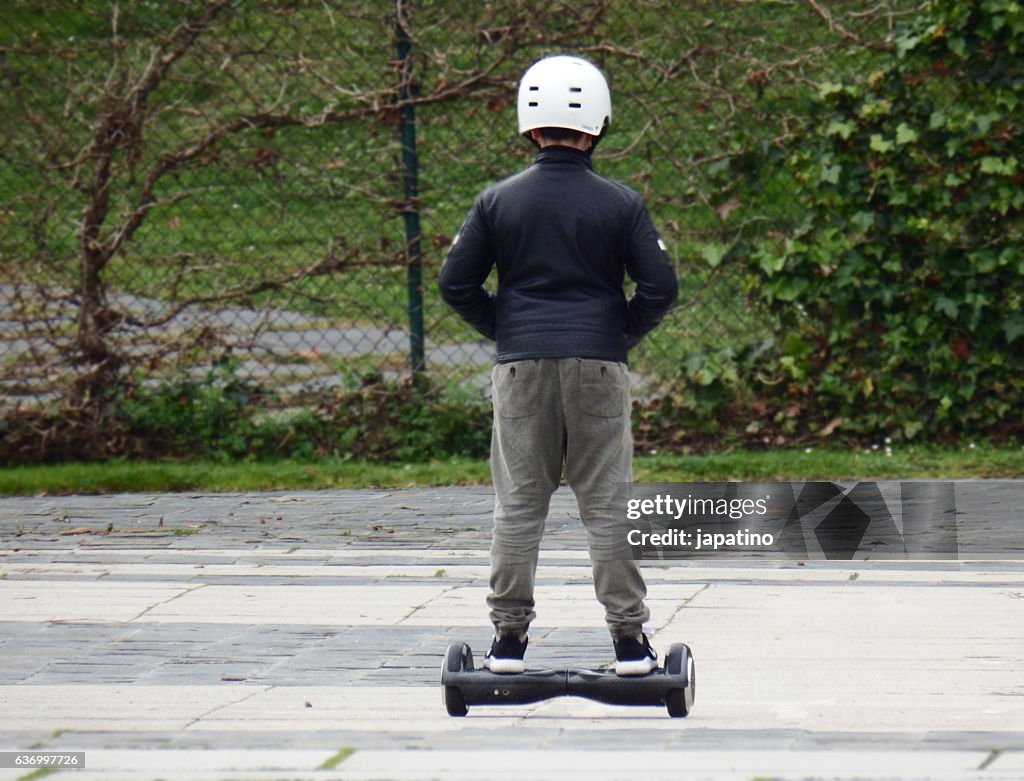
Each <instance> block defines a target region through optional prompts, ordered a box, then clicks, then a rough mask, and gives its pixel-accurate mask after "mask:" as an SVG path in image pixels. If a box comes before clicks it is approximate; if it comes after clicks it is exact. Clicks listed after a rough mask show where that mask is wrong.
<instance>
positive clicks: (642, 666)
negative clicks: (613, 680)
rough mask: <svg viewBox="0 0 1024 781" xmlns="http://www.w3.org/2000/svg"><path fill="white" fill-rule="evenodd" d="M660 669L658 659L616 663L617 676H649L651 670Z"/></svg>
mask: <svg viewBox="0 0 1024 781" xmlns="http://www.w3.org/2000/svg"><path fill="white" fill-rule="evenodd" d="M656 669H658V660H657V659H651V658H647V659H637V660H636V661H635V662H616V663H615V674H616V675H647V673H649V672H651V670H656Z"/></svg>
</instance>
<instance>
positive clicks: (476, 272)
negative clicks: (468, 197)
mask: <svg viewBox="0 0 1024 781" xmlns="http://www.w3.org/2000/svg"><path fill="white" fill-rule="evenodd" d="M493 266H494V258H493V256H492V254H491V251H490V245H489V242H488V237H487V226H486V223H485V222H484V219H483V216H482V214H481V210H480V201H479V199H478V200H477V202H476V203H474V204H473V208H472V209H471V210H470V212H469V216H468V217H466V221H465V222H464V223H463V224H462V228H461V229H460V230H459V232H458V233H457V234H456V235H455V239H454V240H453V241H452V246H451V248H450V249H449V250H448V256H447V257H446V258H445V259H444V263H443V264H442V265H441V274H440V276H439V278H438V288H439V289H440V292H441V298H443V299H444V301H445V303H447V304H448V305H449V306H451V307H452V309H454V310H455V311H456V312H457V313H458V315H459V316H460V317H461V318H462V319H463V320H465V321H466V322H467V323H469V324H470V325H471V326H473V328H475V329H476V330H477V331H479V332H480V333H481V334H483V335H484V336H486V337H487V338H488V339H491V340H494V338H495V330H496V325H495V304H494V296H493V295H491V294H490V293H488V292H487V291H486V290H484V282H485V281H486V280H487V276H488V275H489V274H490V273H491V268H492V267H493Z"/></svg>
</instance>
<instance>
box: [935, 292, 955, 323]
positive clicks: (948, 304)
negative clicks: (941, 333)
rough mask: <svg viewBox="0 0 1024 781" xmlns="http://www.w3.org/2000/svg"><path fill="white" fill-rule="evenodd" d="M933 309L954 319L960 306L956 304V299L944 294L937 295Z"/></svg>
mask: <svg viewBox="0 0 1024 781" xmlns="http://www.w3.org/2000/svg"><path fill="white" fill-rule="evenodd" d="M935 309H936V310H937V311H939V312H942V314H944V315H946V317H948V318H949V319H950V320H956V316H957V314H958V313H959V311H960V308H959V307H958V306H957V305H956V301H953V300H952V299H950V298H946V296H939V297H938V299H936V301H935Z"/></svg>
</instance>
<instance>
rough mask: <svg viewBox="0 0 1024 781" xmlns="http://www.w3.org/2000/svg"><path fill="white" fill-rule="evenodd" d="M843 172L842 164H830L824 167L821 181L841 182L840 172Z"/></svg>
mask: <svg viewBox="0 0 1024 781" xmlns="http://www.w3.org/2000/svg"><path fill="white" fill-rule="evenodd" d="M842 172H843V167H842V166H841V165H830V166H829V167H828V168H824V169H822V172H821V181H823V182H828V183H829V184H839V174H841V173H842Z"/></svg>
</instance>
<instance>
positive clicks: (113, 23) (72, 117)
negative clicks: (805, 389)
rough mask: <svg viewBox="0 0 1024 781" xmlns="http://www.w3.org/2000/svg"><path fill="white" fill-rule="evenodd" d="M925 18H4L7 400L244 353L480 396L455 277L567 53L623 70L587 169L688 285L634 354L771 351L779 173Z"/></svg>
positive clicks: (302, 7) (29, 2)
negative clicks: (633, 204)
mask: <svg viewBox="0 0 1024 781" xmlns="http://www.w3.org/2000/svg"><path fill="white" fill-rule="evenodd" d="M915 5H916V3H911V2H898V0H892V2H884V1H883V2H877V1H876V2H841V1H839V0H835V1H834V2H832V3H831V4H829V7H827V8H826V7H825V4H824V3H820V2H816V0H792V1H789V2H787V1H784V0H779V1H777V2H749V1H748V0H727V1H726V2H710V1H707V2H704V1H701V2H694V3H676V2H672V1H670V0H652V1H651V2H646V3H640V4H635V3H626V2H613V1H612V0H598V1H597V2H591V3H585V4H578V3H568V2H561V1H560V0H554V1H552V0H544V1H542V0H510V2H502V3H492V2H482V3H453V2H444V1H441V0H437V1H434V2H430V1H428V0H423V1H422V2H417V0H408V2H406V0H399V2H397V3H396V4H387V3H377V2H361V1H360V0H315V1H314V0H203V1H200V0H192V1H190V2H180V3H165V2H162V1H160V0H77V1H76V2H65V1H64V0H8V2H7V3H5V7H4V12H3V16H2V18H0V82H2V89H0V107H2V110H3V116H4V117H6V118H7V122H6V127H5V129H4V132H3V140H2V148H0V301H2V304H0V386H2V388H3V397H4V400H5V401H4V403H5V404H6V405H7V406H8V407H11V406H14V407H23V406H25V405H32V404H38V403H40V402H45V401H46V400H48V399H66V398H78V399H81V398H86V397H88V396H90V395H93V396H95V395H96V394H98V393H102V391H103V388H104V385H105V383H109V382H110V381H111V377H114V376H117V375H119V374H120V373H123V372H126V371H130V372H132V373H134V374H135V375H136V376H141V377H144V378H145V379H146V381H157V380H159V379H160V378H164V377H168V376H171V375H174V374H176V373H177V374H179V375H180V374H181V373H182V372H185V373H195V374H202V373H204V372H206V371H208V370H209V367H210V366H212V365H215V364H223V363H224V362H225V361H230V362H231V367H232V368H231V371H232V372H234V373H235V374H236V375H237V376H241V377H245V378H248V379H249V380H251V381H252V382H253V383H257V384H259V385H264V386H267V387H271V388H273V389H274V390H275V391H276V392H277V393H279V394H281V395H282V396H286V397H289V398H291V399H293V400H298V401H299V402H300V403H301V399H302V397H303V396H304V395H305V394H311V393H321V392H324V391H329V390H331V389H332V388H336V387H339V386H346V385H351V384H353V383H355V384H358V383H359V382H361V381H362V380H363V378H365V377H366V376H368V375H374V376H384V377H392V376H403V375H407V374H409V373H410V372H411V371H414V370H415V371H423V372H425V373H426V374H427V375H429V376H431V377H433V378H434V379H435V380H437V383H436V384H437V385H439V386H444V385H450V384H453V383H456V384H460V385H463V386H464V385H466V384H469V385H470V387H478V388H480V389H484V388H485V386H486V374H487V367H488V366H489V364H490V363H491V361H492V357H493V349H492V346H491V345H489V344H486V343H481V342H480V341H479V338H478V337H477V335H476V334H475V332H473V331H472V330H471V329H469V328H468V327H466V326H465V325H464V324H462V323H461V322H459V321H458V319H457V318H456V317H454V316H453V315H452V314H451V313H450V312H449V311H448V310H447V309H446V307H445V306H444V304H443V303H442V302H441V301H440V299H439V297H438V295H437V292H436V278H437V272H438V270H439V267H440V264H441V262H442V260H443V257H444V253H445V251H446V248H447V247H448V245H449V243H450V238H451V236H452V235H453V234H454V232H455V230H456V229H457V228H458V226H459V224H460V223H461V221H462V219H463V217H464V215H465V213H466V211H467V210H468V208H469V206H470V204H471V202H472V199H473V197H474V196H475V195H476V193H477V192H478V191H479V190H480V189H481V188H482V187H484V186H485V185H487V184H489V183H490V182H493V181H495V180H496V179H499V178H501V177H503V176H506V175H508V174H510V173H513V172H514V171H516V170H519V169H520V168H522V167H523V166H525V165H527V164H529V162H530V160H531V159H532V155H533V150H532V147H531V146H530V145H529V144H528V143H527V142H526V141H525V140H523V139H522V138H520V137H518V136H517V134H516V132H515V128H516V120H515V91H516V85H517V81H518V78H519V76H520V74H521V73H522V72H523V70H524V69H525V68H526V67H527V66H528V65H529V64H530V63H531V62H533V61H534V60H536V59H538V58H539V57H542V56H544V55H547V54H552V53H558V52H572V53H576V54H579V55H582V56H585V57H587V58H589V59H591V60H593V61H594V62H595V63H596V64H597V65H599V67H601V68H602V70H603V71H604V72H605V73H606V75H607V76H608V80H609V82H610V86H611V89H612V96H613V107H614V117H613V121H612V126H611V130H610V133H609V135H608V137H607V139H605V140H604V141H603V142H602V145H601V146H600V148H599V149H598V151H597V152H596V154H595V167H596V168H597V170H598V171H599V172H600V173H603V174H605V175H607V176H610V177H612V178H615V179H618V180H620V181H623V182H625V183H627V184H629V185H630V186H631V187H633V188H635V189H636V190H638V191H639V192H640V193H641V194H642V195H643V196H644V197H645V198H646V200H647V202H648V205H649V208H650V210H651V212H652V215H653V217H654V220H655V222H656V224H657V225H658V226H659V228H660V230H661V232H662V234H663V237H664V239H665V241H666V243H667V244H668V246H669V248H670V253H671V256H672V259H673V261H674V263H675V264H676V268H677V271H678V273H679V277H680V284H681V295H680V306H679V307H678V308H677V309H676V310H675V311H674V312H673V313H672V314H671V315H670V316H669V318H668V320H667V322H666V323H665V324H663V326H662V327H661V328H660V329H658V330H657V331H656V332H655V334H654V335H653V336H652V337H650V338H649V339H648V340H646V341H645V343H644V344H643V345H642V346H641V347H640V348H638V349H637V351H636V352H635V353H634V355H633V357H632V359H631V366H632V368H633V370H634V371H635V372H636V374H637V375H638V377H639V378H640V379H641V381H642V383H644V386H645V387H646V388H647V390H646V391H645V392H648V393H653V392H656V390H657V388H658V387H659V386H661V385H664V384H665V383H669V382H671V381H672V380H673V378H675V377H677V376H678V375H680V374H681V373H684V372H686V371H688V370H690V368H692V367H693V366H694V365H695V361H697V362H699V360H704V359H707V357H708V356H713V355H714V354H716V353H722V352H725V353H731V352H736V351H740V350H743V349H750V348H752V347H753V346H756V345H757V344H758V343H760V342H762V341H764V340H765V339H767V338H769V337H771V336H772V335H773V333H774V325H773V323H772V322H770V320H768V319H767V318H766V316H765V315H764V314H763V313H761V312H759V310H758V308H757V305H756V291H753V290H751V289H750V284H749V282H748V281H747V280H746V278H745V277H744V275H743V272H742V269H741V268H740V266H739V265H738V264H736V263H734V262H733V261H734V259H735V258H737V257H739V256H740V255H742V254H743V252H744V251H745V247H748V246H749V242H750V241H752V240H753V239H754V238H756V237H758V236H763V235H765V233H766V232H777V233H781V232H784V231H785V230H787V229H788V228H790V227H792V226H793V225H795V224H797V223H798V222H799V221H800V219H801V210H800V206H799V204H798V203H795V202H794V200H793V198H792V196H791V194H790V191H789V187H790V183H789V182H788V181H787V179H786V175H785V174H784V173H782V169H781V167H780V168H779V173H778V174H777V175H768V176H765V175H764V173H763V172H764V170H765V166H764V165H763V161H764V160H765V159H770V158H771V157H772V156H773V155H782V154H784V150H785V143H786V140H787V138H788V137H789V136H790V135H791V134H792V133H793V132H794V130H795V129H796V124H797V123H798V122H799V120H798V119H797V117H798V116H799V113H800V112H799V106H800V104H801V101H802V100H805V99H806V98H807V97H808V96H809V95H812V94H814V93H815V92H816V90H817V88H818V86H819V85H820V84H821V83H823V82H825V81H828V80H831V79H837V78H840V77H842V76H843V74H845V73H850V72H852V71H853V70H854V69H856V68H863V67H864V63H865V62H866V59H865V58H866V57H868V58H869V57H870V56H871V52H872V51H876V50H880V49H884V48H885V47H886V41H887V40H888V38H889V36H890V35H891V33H892V29H893V26H894V25H895V24H897V23H898V21H899V19H900V17H901V16H902V15H904V14H907V13H909V12H911V11H912V10H913V8H914V7H915ZM753 158H758V159H759V160H761V161H762V163H761V164H759V165H757V166H753V167H752V166H750V165H748V164H749V163H750V161H751V160H752V159H753ZM754 167H756V168H757V170H758V174H757V176H753V175H751V171H752V170H753V168H754ZM688 367H689V368H688Z"/></svg>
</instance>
